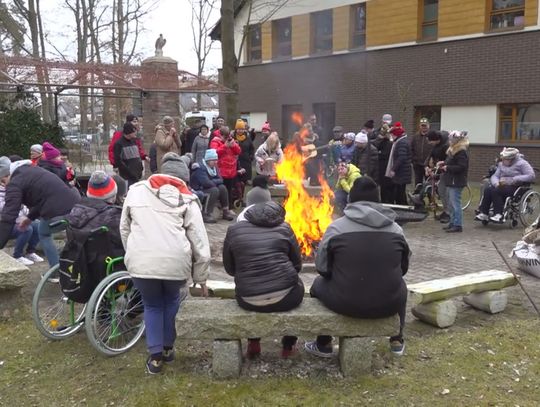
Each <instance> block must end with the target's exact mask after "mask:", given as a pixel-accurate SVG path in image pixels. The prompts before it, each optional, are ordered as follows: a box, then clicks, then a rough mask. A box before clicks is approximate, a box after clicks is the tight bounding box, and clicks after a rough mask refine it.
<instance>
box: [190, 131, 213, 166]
mask: <svg viewBox="0 0 540 407" xmlns="http://www.w3.org/2000/svg"><path fill="white" fill-rule="evenodd" d="M209 136H210V134H207V137H203V136H201V135H200V134H199V135H198V136H197V137H195V140H194V141H193V145H192V146H191V155H192V156H193V158H192V159H193V162H194V163H200V162H201V161H202V160H203V158H204V153H206V150H208V145H209V144H210V138H209Z"/></svg>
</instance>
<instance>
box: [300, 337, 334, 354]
mask: <svg viewBox="0 0 540 407" xmlns="http://www.w3.org/2000/svg"><path fill="white" fill-rule="evenodd" d="M304 349H305V350H306V352H307V353H311V354H312V355H315V356H319V357H321V358H331V357H332V347H330V346H329V347H328V348H327V349H319V347H318V346H317V341H312V342H306V343H305V344H304Z"/></svg>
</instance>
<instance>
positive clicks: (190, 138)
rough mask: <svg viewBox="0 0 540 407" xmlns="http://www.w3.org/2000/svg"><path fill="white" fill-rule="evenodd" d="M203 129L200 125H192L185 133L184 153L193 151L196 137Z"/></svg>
mask: <svg viewBox="0 0 540 407" xmlns="http://www.w3.org/2000/svg"><path fill="white" fill-rule="evenodd" d="M200 132H201V129H200V128H199V127H191V128H190V129H188V130H187V131H186V133H185V138H184V143H183V144H182V147H183V149H182V155H183V154H186V153H192V152H193V143H194V142H195V138H197V136H198V135H199V133H200Z"/></svg>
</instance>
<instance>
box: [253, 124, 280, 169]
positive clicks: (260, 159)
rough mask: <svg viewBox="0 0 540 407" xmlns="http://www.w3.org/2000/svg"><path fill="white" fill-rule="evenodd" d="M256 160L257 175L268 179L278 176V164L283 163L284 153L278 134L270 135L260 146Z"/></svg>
mask: <svg viewBox="0 0 540 407" xmlns="http://www.w3.org/2000/svg"><path fill="white" fill-rule="evenodd" d="M255 160H256V162H257V165H256V167H255V170H256V171H257V174H259V175H266V176H268V177H275V176H276V164H279V163H281V161H283V151H282V150H281V143H280V141H279V136H278V134H277V133H276V132H273V133H272V134H270V136H268V138H267V139H266V141H265V142H264V143H262V144H261V145H260V146H259V148H258V149H257V151H256V152H255Z"/></svg>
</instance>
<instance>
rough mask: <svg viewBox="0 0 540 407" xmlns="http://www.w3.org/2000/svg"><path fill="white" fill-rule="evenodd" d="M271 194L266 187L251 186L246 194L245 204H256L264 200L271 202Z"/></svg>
mask: <svg viewBox="0 0 540 407" xmlns="http://www.w3.org/2000/svg"><path fill="white" fill-rule="evenodd" d="M271 201H272V195H270V191H269V190H268V188H261V187H253V188H251V189H250V190H249V192H248V193H247V194H246V205H247V206H251V205H256V204H260V203H264V202H271Z"/></svg>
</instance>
